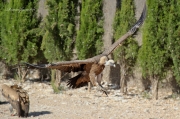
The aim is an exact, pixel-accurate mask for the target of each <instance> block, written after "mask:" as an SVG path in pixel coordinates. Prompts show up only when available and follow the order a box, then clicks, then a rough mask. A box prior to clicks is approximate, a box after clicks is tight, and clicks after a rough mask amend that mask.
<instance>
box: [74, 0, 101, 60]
mask: <svg viewBox="0 0 180 119" xmlns="http://www.w3.org/2000/svg"><path fill="white" fill-rule="evenodd" d="M102 16H103V13H102V0H98V1H96V0H82V9H81V17H80V29H79V31H78V33H77V38H76V48H77V51H78V57H79V59H85V58H89V57H92V56H94V55H96V54H99V53H100V52H101V50H102V49H101V48H102V44H103V43H102V35H103V33H104V30H103V20H102Z"/></svg>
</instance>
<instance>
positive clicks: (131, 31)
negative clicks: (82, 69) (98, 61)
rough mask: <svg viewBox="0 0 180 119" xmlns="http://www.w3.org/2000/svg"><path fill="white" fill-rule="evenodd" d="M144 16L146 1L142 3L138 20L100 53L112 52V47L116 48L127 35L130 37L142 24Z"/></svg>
mask: <svg viewBox="0 0 180 119" xmlns="http://www.w3.org/2000/svg"><path fill="white" fill-rule="evenodd" d="M145 18H146V3H145V5H144V8H143V11H142V13H141V16H140V18H139V20H138V21H137V22H136V23H135V24H134V26H133V27H131V29H130V30H129V31H128V32H127V33H126V34H124V35H123V36H122V37H120V38H119V39H118V40H117V41H116V42H115V43H114V44H112V45H111V46H110V47H109V48H107V49H106V50H105V51H104V52H103V53H102V54H103V55H109V54H110V53H112V52H113V51H114V49H116V48H117V47H118V46H119V45H120V44H121V43H122V42H123V41H124V40H126V39H127V38H128V37H130V36H131V35H133V34H134V33H135V32H136V31H137V29H138V28H139V27H140V26H141V25H142V24H143V22H144V20H145Z"/></svg>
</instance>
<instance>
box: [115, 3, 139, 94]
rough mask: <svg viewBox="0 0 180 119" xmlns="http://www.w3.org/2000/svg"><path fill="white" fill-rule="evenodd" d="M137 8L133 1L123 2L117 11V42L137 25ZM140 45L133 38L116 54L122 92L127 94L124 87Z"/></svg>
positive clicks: (118, 49)
mask: <svg viewBox="0 0 180 119" xmlns="http://www.w3.org/2000/svg"><path fill="white" fill-rule="evenodd" d="M134 10H135V6H134V1H132V0H121V3H120V7H119V8H118V9H117V11H116V15H115V20H114V39H115V40H117V39H119V38H120V36H122V35H123V34H124V33H126V32H127V31H128V30H129V29H130V28H131V27H132V25H133V24H134V23H135V11H134ZM138 48H139V47H138V44H137V42H136V41H135V40H134V39H133V38H132V37H131V38H128V39H127V40H126V41H124V42H123V43H122V45H121V46H120V47H119V48H117V49H116V50H115V52H114V57H115V60H117V61H118V62H119V64H120V67H121V72H120V73H121V81H120V82H121V83H120V84H121V92H122V93H125V91H124V86H125V83H126V78H127V76H128V74H131V73H130V72H131V71H132V68H133V67H134V65H135V62H136V59H137V54H138Z"/></svg>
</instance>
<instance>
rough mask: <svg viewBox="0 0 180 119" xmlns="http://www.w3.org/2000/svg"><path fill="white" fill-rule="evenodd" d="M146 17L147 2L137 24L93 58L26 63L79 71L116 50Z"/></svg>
mask: <svg viewBox="0 0 180 119" xmlns="http://www.w3.org/2000/svg"><path fill="white" fill-rule="evenodd" d="M145 17H146V4H145V5H144V9H143V12H142V14H141V17H140V18H139V20H138V21H137V22H136V24H135V25H134V26H133V27H132V28H131V29H130V30H129V31H128V32H127V33H126V34H124V35H123V36H122V37H121V38H119V39H118V40H117V41H116V42H115V43H114V44H112V45H111V46H110V47H109V48H107V49H106V50H105V51H104V52H103V53H102V54H100V55H97V56H94V57H92V58H89V59H86V60H73V61H62V62H57V63H51V64H38V65H34V64H29V63H25V64H27V65H28V66H31V67H36V68H49V69H59V70H61V71H64V72H71V71H73V72H77V71H83V70H84V69H83V68H84V66H85V65H86V64H89V63H97V62H98V61H99V59H100V58H101V57H102V56H108V55H109V54H110V53H112V52H113V51H114V49H115V48H117V47H118V46H119V45H120V44H121V43H122V42H123V41H124V40H126V39H127V38H128V37H129V36H131V35H132V34H134V33H135V32H136V31H137V29H138V28H139V27H140V26H141V25H142V24H143V22H144V20H145Z"/></svg>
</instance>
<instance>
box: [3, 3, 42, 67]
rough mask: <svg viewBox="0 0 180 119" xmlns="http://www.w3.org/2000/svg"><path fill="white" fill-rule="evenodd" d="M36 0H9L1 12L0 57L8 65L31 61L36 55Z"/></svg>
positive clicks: (37, 39)
mask: <svg viewBox="0 0 180 119" xmlns="http://www.w3.org/2000/svg"><path fill="white" fill-rule="evenodd" d="M36 5H37V0H34V1H30V0H27V1H24V0H10V1H8V2H6V4H5V5H4V9H3V11H2V14H1V18H2V21H1V44H0V45H1V50H0V57H1V59H2V60H4V61H5V62H6V63H8V64H10V65H14V64H18V63H19V62H21V61H25V62H31V61H32V60H34V59H33V58H35V56H37V55H38V52H37V51H38V42H39V36H38V34H37V32H38V25H39V20H37V17H36V10H37V9H36V8H37V6H36Z"/></svg>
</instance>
